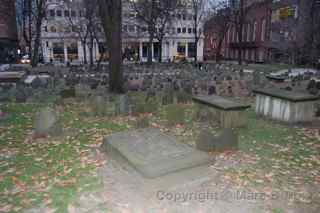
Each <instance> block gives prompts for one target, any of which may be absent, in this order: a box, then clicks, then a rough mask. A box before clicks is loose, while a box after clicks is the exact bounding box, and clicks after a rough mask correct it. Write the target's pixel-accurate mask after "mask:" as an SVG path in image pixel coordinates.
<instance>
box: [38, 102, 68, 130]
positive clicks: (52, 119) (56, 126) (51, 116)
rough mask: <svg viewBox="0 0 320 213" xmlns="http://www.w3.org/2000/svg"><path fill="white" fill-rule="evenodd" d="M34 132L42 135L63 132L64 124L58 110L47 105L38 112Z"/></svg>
mask: <svg viewBox="0 0 320 213" xmlns="http://www.w3.org/2000/svg"><path fill="white" fill-rule="evenodd" d="M34 132H35V134H36V135H41V136H42V135H43V136H46V135H51V136H58V135H60V134H62V126H61V123H60V119H59V116H58V114H57V113H56V111H55V110H53V109H52V108H50V107H45V108H42V109H41V110H40V111H39V112H37V114H36V117H35V120H34Z"/></svg>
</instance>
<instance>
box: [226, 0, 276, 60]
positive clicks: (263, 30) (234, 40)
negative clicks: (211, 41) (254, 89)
mask: <svg viewBox="0 0 320 213" xmlns="http://www.w3.org/2000/svg"><path fill="white" fill-rule="evenodd" d="M271 3H272V1H270V0H265V1H256V2H253V1H251V3H250V4H248V6H247V7H246V8H245V10H246V17H245V22H244V25H243V30H242V42H241V43H240V42H239V39H238V35H237V33H238V32H237V30H236V27H235V26H231V27H230V28H229V30H228V32H227V34H226V37H225V41H224V51H223V52H224V57H225V58H227V59H232V60H236V59H237V58H238V53H239V48H242V50H243V51H242V58H243V60H245V61H247V62H259V63H261V62H266V61H268V58H269V50H268V41H269V38H270V31H269V29H270V17H271V9H270V6H271Z"/></svg>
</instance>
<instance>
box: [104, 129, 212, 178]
mask: <svg viewBox="0 0 320 213" xmlns="http://www.w3.org/2000/svg"><path fill="white" fill-rule="evenodd" d="M102 148H103V150H105V151H106V152H107V153H108V154H109V155H110V156H111V157H113V158H114V159H115V160H117V161H118V162H120V163H122V164H125V165H128V164H129V165H130V166H132V167H133V168H135V169H136V170H137V171H138V172H140V173H141V174H142V175H143V176H144V177H146V178H157V177H160V176H164V175H167V174H170V173H175V172H179V171H181V170H187V169H191V168H194V167H198V166H202V165H206V164H208V163H209V162H210V158H209V156H208V155H207V154H206V153H204V152H201V151H199V150H196V149H194V148H192V147H190V146H189V145H187V144H183V143H179V142H177V141H176V139H175V138H173V137H171V136H168V135H166V134H164V133H162V132H161V131H160V130H158V129H154V128H146V129H138V130H134V131H129V132H120V133H116V134H113V135H111V136H109V137H107V138H106V139H105V140H104V143H103V145H102Z"/></svg>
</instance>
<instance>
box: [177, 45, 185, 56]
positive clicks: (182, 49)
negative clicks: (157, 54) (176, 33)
mask: <svg viewBox="0 0 320 213" xmlns="http://www.w3.org/2000/svg"><path fill="white" fill-rule="evenodd" d="M177 52H178V54H179V55H182V56H186V43H184V42H178V47H177Z"/></svg>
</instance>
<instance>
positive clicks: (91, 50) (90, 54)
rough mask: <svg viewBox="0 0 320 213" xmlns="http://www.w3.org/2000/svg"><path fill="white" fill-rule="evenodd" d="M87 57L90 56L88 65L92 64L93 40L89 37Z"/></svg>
mask: <svg viewBox="0 0 320 213" xmlns="http://www.w3.org/2000/svg"><path fill="white" fill-rule="evenodd" d="M89 51H90V52H89V57H90V66H93V40H92V38H90V46H89Z"/></svg>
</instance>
